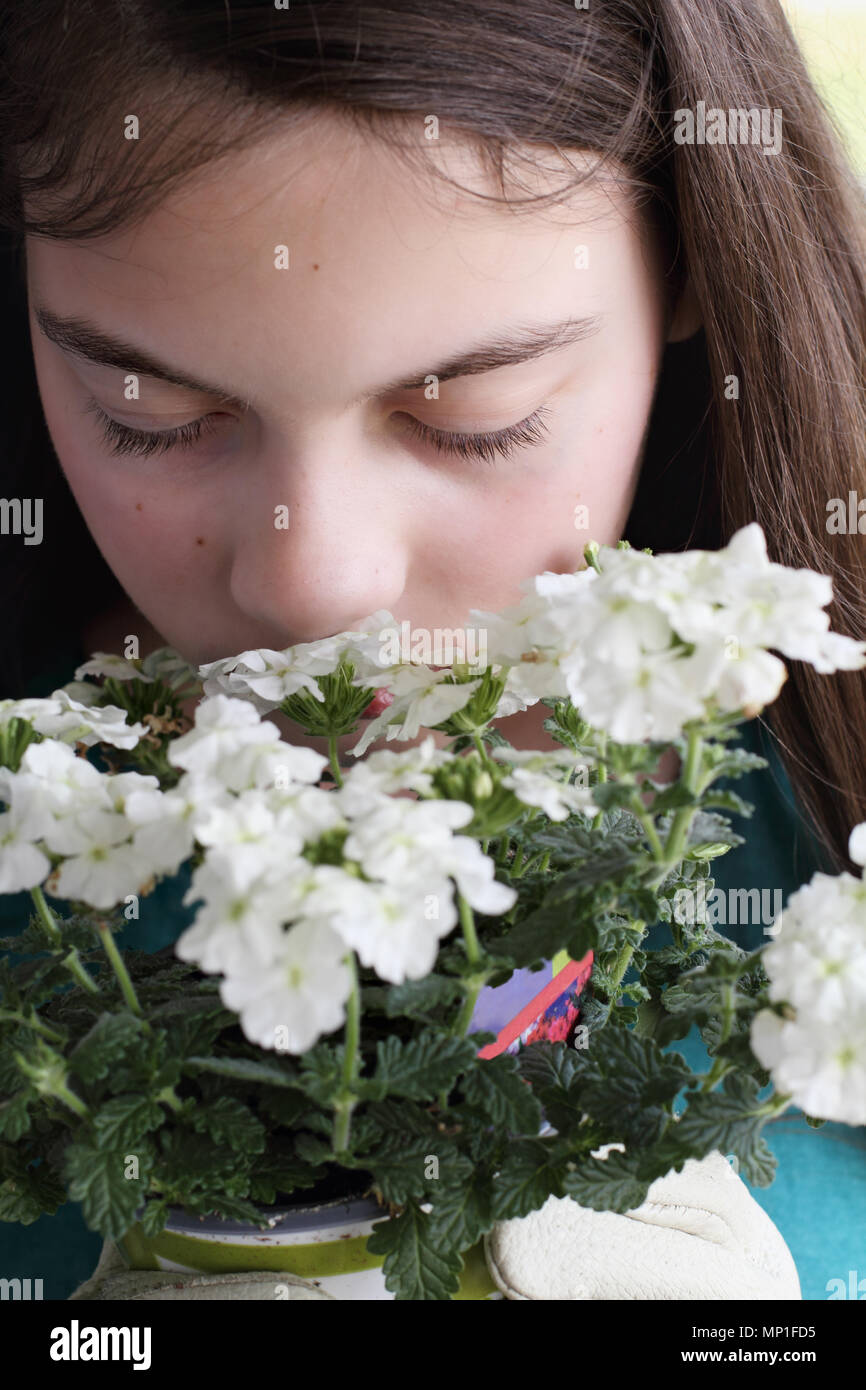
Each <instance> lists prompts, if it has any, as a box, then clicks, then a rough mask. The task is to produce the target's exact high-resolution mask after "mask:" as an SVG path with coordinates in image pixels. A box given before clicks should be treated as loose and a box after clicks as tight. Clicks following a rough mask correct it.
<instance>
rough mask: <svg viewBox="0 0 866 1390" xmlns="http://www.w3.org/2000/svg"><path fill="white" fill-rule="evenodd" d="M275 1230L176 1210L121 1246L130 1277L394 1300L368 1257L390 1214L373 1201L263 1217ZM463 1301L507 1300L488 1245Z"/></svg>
mask: <svg viewBox="0 0 866 1390" xmlns="http://www.w3.org/2000/svg"><path fill="white" fill-rule="evenodd" d="M262 1214H263V1216H264V1217H265V1218H266V1219H267V1222H268V1229H267V1230H259V1228H258V1227H256V1226H250V1225H247V1224H246V1223H244V1222H241V1221H229V1220H223V1219H222V1218H220V1217H216V1216H207V1217H198V1216H193V1215H191V1214H190V1213H189V1212H186V1211H184V1210H183V1208H182V1207H170V1208H169V1219H168V1222H167V1224H166V1227H165V1229H164V1230H163V1231H161V1232H160V1234H159V1235H158V1236H153V1237H150V1236H146V1235H145V1234H144V1232H143V1231H142V1229H141V1226H140V1225H135V1226H133V1227H131V1229H130V1230H129V1231H128V1232H127V1233H126V1235H125V1236H124V1238H123V1240H121V1241H119V1242H118V1248H119V1249H120V1252H121V1254H122V1255H123V1258H124V1259H125V1260H126V1262H127V1263H128V1265H129V1267H130V1269H150V1270H177V1271H178V1272H179V1273H182V1274H229V1273H246V1272H249V1271H256V1270H271V1269H274V1270H283V1271H285V1272H286V1273H287V1274H295V1275H298V1276H299V1277H300V1278H301V1279H309V1280H311V1281H312V1282H313V1283H315V1284H317V1285H318V1286H319V1288H321V1289H323V1290H324V1291H325V1292H326V1293H329V1294H332V1295H333V1297H334V1298H338V1299H351V1300H365V1299H392V1298H393V1297H394V1295H393V1294H392V1293H389V1292H388V1290H387V1289H386V1288H385V1277H384V1275H383V1273H382V1263H383V1258H384V1257H383V1256H381V1255H371V1254H370V1253H369V1252H368V1251H367V1249H366V1243H367V1237H368V1236H369V1235H370V1234H371V1232H372V1230H373V1223H374V1222H375V1221H381V1220H382V1217H383V1211H382V1208H381V1207H380V1206H379V1205H378V1203H377V1202H375V1201H374V1200H373V1199H372V1198H364V1197H361V1198H341V1199H337V1200H334V1201H330V1202H322V1203H318V1204H310V1205H306V1206H301V1205H298V1206H291V1205H287V1206H284V1207H268V1208H265V1209H263V1212H262ZM454 1297H455V1298H456V1299H501V1298H502V1294H501V1293H500V1292H499V1290H498V1289H497V1287H496V1285H495V1284H494V1282H493V1279H492V1278H491V1276H490V1273H489V1271H488V1269H487V1263H486V1261H485V1258H484V1250H483V1247H482V1243H481V1242H480V1241H479V1243H478V1245H476V1246H474V1247H473V1248H472V1249H471V1250H469V1251H467V1253H466V1255H465V1256H464V1266H463V1272H462V1275H461V1279H460V1289H459V1292H458V1293H456V1294H455V1295H454Z"/></svg>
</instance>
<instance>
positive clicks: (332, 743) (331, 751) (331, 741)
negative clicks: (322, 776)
mask: <svg viewBox="0 0 866 1390" xmlns="http://www.w3.org/2000/svg"><path fill="white" fill-rule="evenodd" d="M328 755H329V757H330V760H331V771H332V772H333V774H334V781H335V782H336V784H337V786H338V787H342V785H343V774H342V772H341V771H340V758H339V754H338V753H337V735H336V734H328Z"/></svg>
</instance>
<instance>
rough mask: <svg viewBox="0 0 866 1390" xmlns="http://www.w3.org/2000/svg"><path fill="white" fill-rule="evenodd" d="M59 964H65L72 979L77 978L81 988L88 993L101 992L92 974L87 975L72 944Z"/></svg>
mask: <svg viewBox="0 0 866 1390" xmlns="http://www.w3.org/2000/svg"><path fill="white" fill-rule="evenodd" d="M60 964H61V965H63V966H65V968H66V969H67V970H68V971H69V973H70V975H71V976H72V977H73V979H75V980H77V981H78V983H79V984H80V985H81V987H82V989H86V990H87V993H88V994H101V992H102V991H101V990H100V988H99V985H98V984H97V983H96V981H95V980H94V978H93V976H92V975H88V973H87V971H86V970H85V968H84V965H83V963H82V961H81V958H80V956H79V954H78V952H77V950H76V949H75V947H74V946H73V947H72V948H71V950H69V951H67V953H66V955H65V956H64V957H63V960H62V961H61V962H60Z"/></svg>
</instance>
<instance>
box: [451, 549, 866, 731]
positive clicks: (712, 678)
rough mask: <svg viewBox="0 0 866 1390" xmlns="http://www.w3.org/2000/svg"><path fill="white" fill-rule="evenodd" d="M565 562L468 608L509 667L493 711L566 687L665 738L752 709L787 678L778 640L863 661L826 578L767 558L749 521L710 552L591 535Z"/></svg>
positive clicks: (814, 661) (595, 722)
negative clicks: (492, 606)
mask: <svg viewBox="0 0 866 1390" xmlns="http://www.w3.org/2000/svg"><path fill="white" fill-rule="evenodd" d="M589 558H590V559H591V561H592V564H591V566H590V567H589V568H587V569H585V570H580V571H578V572H577V573H576V574H572V575H556V574H543V575H538V576H536V578H534V579H533V580H530V581H529V582H528V584H526V585H524V588H526V589H527V593H526V594H525V596H524V598H523V599H522V600H521V602H520V603H519V604H518V605H517V606H516V607H514V608H512V609H509V610H507V611H506V612H504V613H502V614H486V613H483V612H480V611H478V610H473V612H472V614H471V617H472V620H473V622H475V623H476V624H483V625H485V626H486V628H487V632H488V638H487V646H488V653H489V655H490V657H491V659H492V660H493V661H494V662H499V663H501V664H502V666H503V667H507V668H509V675H508V680H507V682H506V686H505V692H504V695H503V699H502V703H501V704H500V707H499V709H498V711H497V712H498V713H499V714H500V715H502V714H510V713H513V712H514V711H515V710H517V709H522V708H525V707H526V706H527V705H530V704H533V703H535V701H537V700H538V699H539V698H541V697H542V696H545V695H552V694H556V695H566V694H567V695H568V696H569V697H570V699H571V700H572V702H573V704H574V705H575V707H576V708H577V709H578V710H579V711H580V714H581V716H582V717H583V718H584V719H585V720H587V722H588V723H589V724H591V725H592V726H593V727H594V728H596V729H600V730H603V731H605V732H606V733H607V734H609V735H610V736H611V737H612V738H613V739H615V740H616V741H617V742H619V743H637V742H640V741H642V740H643V739H647V738H653V739H658V740H662V739H673V738H676V737H677V736H678V735H679V734H680V733H681V731H682V730H683V728H684V726H685V725H687V724H689V723H690V722H692V721H695V720H705V719H707V718H711V717H712V716H713V715H714V714H715V713H717V712H721V713H732V712H734V711H740V710H742V711H744V712H745V713H746V714H748V715H750V716H752V715H755V714H757V713H758V712H759V711H760V710H761V709H762V708H763V707H764V706H765V705H767V704H769V703H770V702H771V701H772V700H774V699H775V698H776V696H777V695H778V694H779V691H780V689H781V687H782V683H783V682H784V680H785V676H786V671H785V666H784V664H783V662H782V661H781V660H780V659H779V658H778V657H777V656H775V655H773V652H775V651H778V652H781V653H782V654H783V655H784V656H787V657H792V658H795V659H797V660H800V661H807V662H809V663H810V664H811V665H812V666H814V667H815V669H816V670H817V671H820V672H831V671H836V670H848V669H854V668H858V667H861V666H863V665H864V664H866V643H863V642H855V641H853V640H852V639H851V638H849V637H844V636H841V635H840V634H838V633H833V632H830V631H829V625H830V619H829V616H828V614H827V613H826V612H825V611H824V610H825V608H826V605H827V604H829V603H830V601H831V598H832V584H831V581H830V579H829V578H828V577H827V576H825V575H820V574H815V573H813V572H812V571H811V570H792V569H788V568H786V567H785V566H783V565H778V564H773V563H771V562H770V560H769V559H768V558H767V551H766V543H765V540H764V535H763V532H762V530H761V528H760V527H759V526H758V525H757V524H752V525H750V526H746V527H744V528H743V529H742V530H741V531H738V532H737V533H736V535H735V536H734V537H733V539H732V540H731V542H730V544H729V545H728V546H726V547H725V548H724V549H722V550H718V551H701V550H692V551H685V552H683V553H678V554H666V555H650V554H648V553H647V552H644V551H637V550H632V549H630V548H629V547H623V548H616V549H613V548H610V547H594V548H590V550H589Z"/></svg>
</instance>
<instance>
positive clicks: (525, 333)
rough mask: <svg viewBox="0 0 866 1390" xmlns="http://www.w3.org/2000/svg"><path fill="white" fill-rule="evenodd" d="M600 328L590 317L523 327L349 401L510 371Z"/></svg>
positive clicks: (358, 402) (356, 402)
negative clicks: (431, 379) (432, 380)
mask: <svg viewBox="0 0 866 1390" xmlns="http://www.w3.org/2000/svg"><path fill="white" fill-rule="evenodd" d="M600 328H601V315H600V314H590V315H588V316H587V317H586V318H582V319H573V318H569V319H561V320H560V322H559V323H538V324H524V325H522V326H518V327H515V328H510V329H505V330H504V331H502V332H500V333H498V334H497V335H496V337H495V338H491V340H490V341H489V342H486V343H479V344H478V345H477V346H476V347H473V348H469V349H468V351H465V352H460V353H457V354H456V355H455V356H454V357H449V358H448V360H447V361H445V362H442V363H440V365H439V366H438V367H428V368H427V369H426V370H425V371H424V372H423V373H421V374H420V375H418V376H413V377H408V378H406V379H403V380H399V381H389V382H387V383H386V384H385V385H384V386H380V387H379V388H378V390H376V391H367V392H365V393H364V395H363V396H358V397H357V398H356V399H355V400H354V401H352V405H362V404H363V403H364V402H365V401H369V400H371V399H372V397H373V396H380V395H381V396H386V395H390V394H391V393H392V392H394V391H418V390H420V389H421V387H422V386H427V385H428V380H427V378H428V377H431V376H435V377H436V379H437V381H439V382H440V383H441V382H443V381H454V380H456V379H457V378H458V377H462V376H481V375H482V373H484V372H495V371H496V370H497V369H498V368H499V367H514V366H516V365H517V364H518V363H520V362H529V361H531V360H532V359H533V358H535V357H543V356H544V355H545V354H546V353H548V352H556V351H557V349H559V348H563V347H568V346H569V345H570V344H571V343H579V342H581V341H582V340H583V339H584V338H591V337H593V335H594V334H596V333H597V332H598V331H599V329H600Z"/></svg>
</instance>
